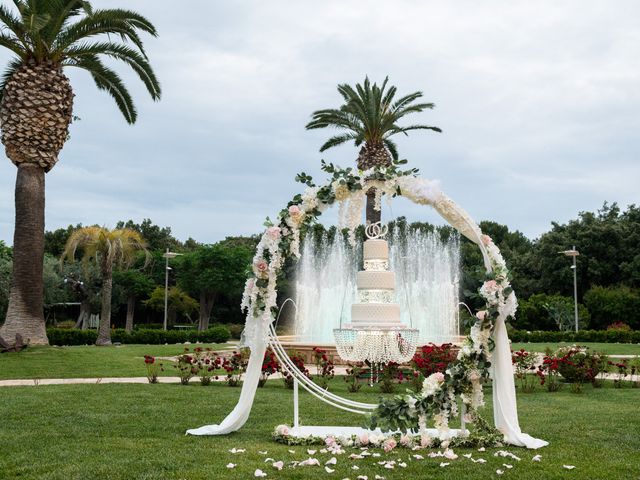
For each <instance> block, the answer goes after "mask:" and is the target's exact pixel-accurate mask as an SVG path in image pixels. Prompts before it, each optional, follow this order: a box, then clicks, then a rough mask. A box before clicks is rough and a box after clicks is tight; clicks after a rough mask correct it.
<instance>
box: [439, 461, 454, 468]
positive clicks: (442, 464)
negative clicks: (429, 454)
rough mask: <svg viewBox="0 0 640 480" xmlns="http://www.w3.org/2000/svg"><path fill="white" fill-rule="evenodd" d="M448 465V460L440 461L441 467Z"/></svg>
mask: <svg viewBox="0 0 640 480" xmlns="http://www.w3.org/2000/svg"><path fill="white" fill-rule="evenodd" d="M448 465H451V464H450V463H449V462H440V466H441V467H446V466H448Z"/></svg>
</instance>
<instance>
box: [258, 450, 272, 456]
mask: <svg viewBox="0 0 640 480" xmlns="http://www.w3.org/2000/svg"><path fill="white" fill-rule="evenodd" d="M258 453H259V454H260V455H266V454H267V453H269V452H267V451H266V450H265V451H264V452H261V451H258Z"/></svg>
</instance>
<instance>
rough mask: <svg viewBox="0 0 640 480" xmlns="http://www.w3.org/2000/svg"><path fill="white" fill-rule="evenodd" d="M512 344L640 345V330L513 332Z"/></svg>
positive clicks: (510, 336)
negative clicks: (591, 343)
mask: <svg viewBox="0 0 640 480" xmlns="http://www.w3.org/2000/svg"><path fill="white" fill-rule="evenodd" d="M509 338H510V339H511V341H512V342H531V343H557V342H600V343H640V330H628V331H624V330H579V331H577V332H547V331H535V332H529V331H526V330H512V331H511V332H509Z"/></svg>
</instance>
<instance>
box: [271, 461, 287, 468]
mask: <svg viewBox="0 0 640 480" xmlns="http://www.w3.org/2000/svg"><path fill="white" fill-rule="evenodd" d="M272 467H273V468H275V469H276V470H282V469H283V468H284V462H283V461H282V460H280V461H279V462H273V464H272Z"/></svg>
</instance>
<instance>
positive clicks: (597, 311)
mask: <svg viewBox="0 0 640 480" xmlns="http://www.w3.org/2000/svg"><path fill="white" fill-rule="evenodd" d="M584 303H585V304H586V305H587V308H589V311H590V312H591V316H592V326H593V328H602V329H605V328H607V325H610V324H612V323H614V322H624V323H626V324H628V325H629V326H630V327H631V328H632V329H635V330H638V329H640V293H639V292H638V290H632V289H630V288H629V287H597V286H596V287H592V288H591V289H590V290H589V291H588V292H587V293H585V294H584Z"/></svg>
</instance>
